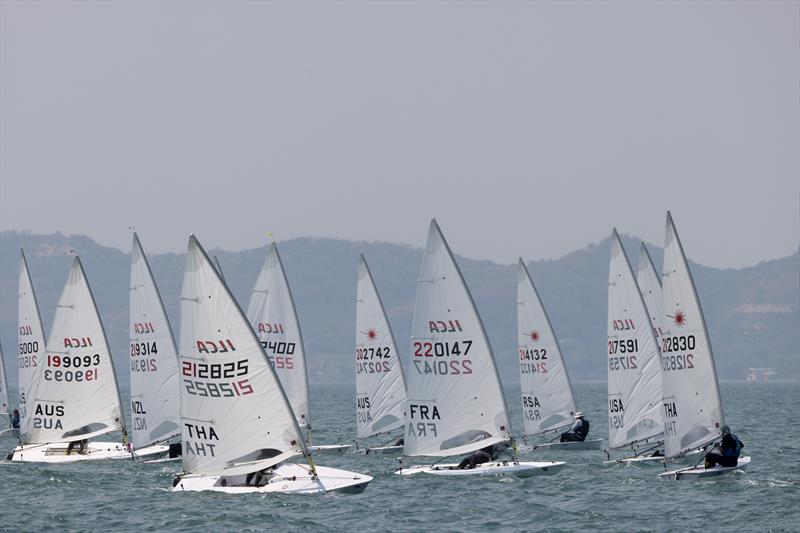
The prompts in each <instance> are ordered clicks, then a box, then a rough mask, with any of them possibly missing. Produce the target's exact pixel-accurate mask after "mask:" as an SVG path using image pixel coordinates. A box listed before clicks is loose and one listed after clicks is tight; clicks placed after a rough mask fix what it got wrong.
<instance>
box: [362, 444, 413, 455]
mask: <svg viewBox="0 0 800 533" xmlns="http://www.w3.org/2000/svg"><path fill="white" fill-rule="evenodd" d="M356 453H360V454H362V455H394V454H398V453H403V447H402V446H375V447H373V448H359V449H358V450H356Z"/></svg>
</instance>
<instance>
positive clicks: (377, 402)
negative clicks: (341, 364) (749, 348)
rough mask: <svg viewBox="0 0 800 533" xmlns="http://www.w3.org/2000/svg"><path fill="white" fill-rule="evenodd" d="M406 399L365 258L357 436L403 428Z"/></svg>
mask: <svg viewBox="0 0 800 533" xmlns="http://www.w3.org/2000/svg"><path fill="white" fill-rule="evenodd" d="M405 398H406V385H405V380H404V379H403V367H402V365H401V363H400V359H399V357H398V354H397V344H396V343H395V340H394V335H393V334H392V328H391V327H390V326H389V320H388V319H387V318H386V311H385V310H384V308H383V303H382V302H381V299H380V296H379V295H378V290H377V289H376V288H375V282H374V281H373V279H372V274H371V273H370V271H369V267H368V266H367V261H366V260H365V259H364V256H363V255H361V258H360V262H359V265H358V288H357V291H356V418H357V431H356V436H357V437H358V438H360V439H363V438H367V437H371V436H374V435H378V434H380V433H386V432H389V431H393V430H395V429H399V428H401V427H403V411H404V409H405Z"/></svg>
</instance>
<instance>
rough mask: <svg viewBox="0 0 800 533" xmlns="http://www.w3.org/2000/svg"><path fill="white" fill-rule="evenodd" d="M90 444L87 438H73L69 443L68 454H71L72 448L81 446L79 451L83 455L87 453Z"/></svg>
mask: <svg viewBox="0 0 800 533" xmlns="http://www.w3.org/2000/svg"><path fill="white" fill-rule="evenodd" d="M88 445H89V441H88V440H87V439H83V440H73V441H72V442H70V443H69V444H68V445H67V455H69V454H71V453H72V450H74V449H75V448H76V447H78V448H79V449H78V453H79V454H81V455H83V454H85V453H86V448H87V447H88Z"/></svg>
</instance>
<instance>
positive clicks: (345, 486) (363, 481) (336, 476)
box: [172, 463, 372, 494]
mask: <svg viewBox="0 0 800 533" xmlns="http://www.w3.org/2000/svg"><path fill="white" fill-rule="evenodd" d="M316 468H317V477H316V478H314V477H312V476H311V473H310V471H309V466H308V465H301V464H296V463H282V464H280V465H278V466H277V467H275V468H274V469H272V470H271V471H270V472H268V474H266V475H265V477H264V478H263V479H262V480H261V481H260V483H259V484H258V486H255V485H254V484H255V482H256V480H255V479H253V480H251V483H253V484H251V485H246V484H245V483H246V480H247V476H245V475H240V476H215V475H202V474H186V475H184V476H182V477H180V478H178V479H176V482H175V484H174V486H173V488H172V491H173V492H201V491H214V492H225V493H228V494H253V493H262V494H263V493H273V492H281V493H294V494H321V493H324V492H333V491H339V492H345V493H352V494H355V493H359V492H362V491H363V490H364V489H365V488H366V487H367V484H369V482H370V481H372V477H371V476H367V475H365V474H359V473H356V472H348V471H347V470H339V469H337V468H328V467H325V466H318V467H316Z"/></svg>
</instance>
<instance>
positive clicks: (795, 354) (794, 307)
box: [0, 231, 800, 383]
mask: <svg viewBox="0 0 800 533" xmlns="http://www.w3.org/2000/svg"><path fill="white" fill-rule="evenodd" d="M140 237H141V239H142V244H143V246H144V247H145V251H146V250H147V235H141V236H140ZM622 238H623V243H624V245H625V248H626V251H627V252H628V255H629V258H630V260H631V263H632V265H633V267H634V269H635V268H636V264H637V261H638V252H639V241H638V240H637V239H634V238H632V237H629V236H627V235H625V236H623V237H622ZM609 244H610V240H609V239H605V240H604V241H602V242H600V243H598V244H591V245H589V246H587V247H586V248H584V249H582V250H577V251H574V252H571V253H569V254H567V255H565V256H564V257H562V258H560V259H557V260H545V261H534V262H530V263H529V264H528V266H529V268H530V271H531V274H532V275H533V277H534V281H535V282H536V284H537V288H538V289H539V292H540V294H541V297H542V299H543V301H544V304H545V306H546V307H547V309H548V312H549V314H550V318H551V320H552V322H553V327H554V328H555V330H556V334H557V335H558V336H559V338H560V340H561V345H562V349H563V351H564V352H565V357H566V359H567V364H568V366H569V371H570V374H571V376H573V378H575V379H579V380H580V379H605V335H606V333H605V316H606V290H607V279H608V255H609ZM451 245H452V246H453V248H454V250H457V249H458V243H457V242H455V243H451ZM20 247H22V248H24V249H25V252H26V254H27V257H28V264H29V267H30V270H31V276H32V278H33V283H34V288H35V290H36V293H37V296H38V299H39V304H40V307H41V312H42V319H43V321H44V325H45V330H46V331H49V328H50V324H51V323H52V318H53V312H54V310H55V305H56V302H57V300H58V297H59V295H60V293H61V290H62V288H63V284H64V282H65V280H66V276H67V271H68V268H69V264H70V262H71V260H72V257H71V255H70V250H75V251H77V252H79V253H80V255H81V260H82V261H83V264H84V268H85V269H86V273H87V276H88V277H89V282H90V284H91V286H92V289H93V291H94V294H95V298H96V300H97V305H98V307H99V309H100V312H101V315H102V318H103V321H104V324H105V327H106V332H107V334H108V337H109V342H110V343H111V348H112V350H113V352H114V355H115V361H116V363H117V369H118V374H119V375H120V379H121V381H123V382H124V383H127V380H128V366H127V357H126V354H127V345H128V287H129V276H130V258H129V256H128V254H127V253H123V252H122V251H120V250H117V249H115V248H109V247H105V246H101V245H98V244H97V243H95V242H94V241H93V240H92V239H90V238H88V237H85V236H65V235H62V234H60V233H57V234H52V235H35V234H31V233H26V232H15V231H5V232H0V342H2V346H3V347H4V356H5V361H6V368H7V370H8V373H9V381H11V382H15V381H16V370H15V365H14V364H13V361H14V355H15V353H16V350H15V345H16V334H15V332H16V322H17V303H16V300H17V298H16V296H17V283H18V275H19V249H20ZM279 250H280V253H281V257H282V259H283V262H284V266H285V268H286V271H287V276H288V277H289V282H290V284H291V287H292V291H293V294H294V298H295V301H296V304H297V311H298V315H299V318H300V322H301V328H302V331H303V337H304V340H305V344H306V347H307V350H308V352H309V359H310V361H309V373H310V377H311V380H312V381H323V380H324V381H352V380H353V379H354V377H353V367H352V358H351V357H350V354H351V352H352V350H353V347H352V345H353V339H354V330H355V291H356V272H357V266H358V254H359V253H360V252H363V253H364V255H365V257H366V258H367V261H368V263H369V265H370V269H371V271H372V273H373V276H374V277H375V282H376V284H377V285H378V290H379V291H380V294H381V298H382V299H383V301H384V304H385V306H386V309H387V312H388V314H389V319H390V321H391V323H392V327H393V329H394V333H395V337H396V338H397V341H398V344H399V349H400V351H401V354H403V355H406V354H407V353H408V346H407V345H408V342H407V339H408V332H409V330H410V326H411V315H412V313H413V303H414V290H415V282H416V275H417V270H418V268H419V262H420V259H421V256H422V250H421V249H420V248H413V247H410V246H403V245H396V244H391V243H384V242H354V241H347V240H337V239H315V238H298V239H292V240H289V241H285V242H280V243H279ZM650 252H651V255H652V257H653V261H654V262H655V264H656V265H657V266H659V265H660V264H661V260H662V256H663V254H662V250H661V249H660V248H656V247H653V246H650ZM209 253H210V254H215V255H217V256H218V257H219V259H220V262H221V263H222V268H223V271H224V273H225V276H226V279H227V281H228V283H229V286H230V287H231V289H232V291H233V293H234V295H235V296H236V297H237V298H238V299H239V302H240V303H241V304H242V307H244V308H246V306H247V303H248V301H249V295H250V290H251V289H252V286H253V284H254V283H255V280H256V277H257V275H258V272H259V270H260V268H261V264H262V262H263V260H264V257H265V255H266V246H265V247H261V248H257V249H250V250H243V251H239V252H226V251H221V250H209ZM531 255H533V253H531ZM149 259H150V263H151V266H152V269H153V273H154V275H155V277H156V281H157V283H158V285H159V289H160V290H161V294H162V297H163V299H164V303H165V306H166V308H167V312H168V314H169V316H170V319H171V321H172V327H173V329H174V330H175V333H176V335H177V330H178V327H179V312H178V296H179V292H180V286H181V282H182V276H183V266H184V256H183V255H182V254H174V253H169V254H156V255H153V256H149ZM458 262H459V265H460V266H461V268H462V272H463V274H464V277H465V278H466V281H467V284H468V285H469V287H470V289H471V290H472V293H473V296H474V298H475V303H476V305H477V307H478V310H479V311H480V313H481V316H482V318H483V320H484V323H485V326H486V330H487V333H488V335H489V338H490V340H491V342H492V346H493V348H494V350H495V353H496V355H497V358H498V360H499V364H500V369H501V373H502V375H503V379H504V380H517V379H518V378H517V377H516V355H515V352H516V338H515V337H516V315H515V313H516V305H515V304H516V276H517V267H516V265H500V264H496V263H493V262H491V261H476V260H472V259H468V258H463V257H460V256H459V257H458ZM691 268H692V272H693V274H694V276H695V281H696V283H697V285H698V292H699V294H700V298H701V300H702V304H703V310H704V313H705V315H706V319H707V321H708V329H709V333H710V335H711V342H712V345H713V347H714V351H715V357H716V360H717V367H718V371H719V374H720V377H721V378H723V379H742V378H744V376H745V374H746V372H747V369H748V368H749V367H753V366H754V367H766V366H768V367H774V368H776V369H777V370H778V373H779V376H780V377H781V378H788V379H797V378H798V377H800V254H799V253H795V254H793V255H791V256H788V257H785V258H782V259H776V260H772V261H765V262H762V263H759V264H758V265H755V266H753V267H748V268H744V269H716V268H710V267H705V266H701V265H697V264H694V263H692V264H691Z"/></svg>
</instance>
